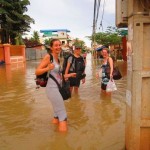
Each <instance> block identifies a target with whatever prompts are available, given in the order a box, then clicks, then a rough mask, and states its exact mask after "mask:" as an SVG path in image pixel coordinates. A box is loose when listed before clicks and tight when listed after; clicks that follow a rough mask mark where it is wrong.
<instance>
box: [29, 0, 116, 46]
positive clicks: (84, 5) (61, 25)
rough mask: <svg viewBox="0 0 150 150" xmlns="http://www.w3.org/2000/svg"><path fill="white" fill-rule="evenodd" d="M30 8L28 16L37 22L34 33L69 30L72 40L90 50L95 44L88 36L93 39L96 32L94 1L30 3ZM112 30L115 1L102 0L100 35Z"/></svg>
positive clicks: (63, 0) (46, 0) (33, 25)
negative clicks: (78, 40) (79, 41)
mask: <svg viewBox="0 0 150 150" xmlns="http://www.w3.org/2000/svg"><path fill="white" fill-rule="evenodd" d="M104 1H105V5H104V15H103V17H102V14H103V13H102V12H103V3H104ZM27 7H28V11H27V15H29V16H30V17H31V18H33V19H34V20H35V24H31V25H30V26H31V30H30V33H33V31H38V32H40V30H45V29H68V30H70V32H69V33H68V34H69V35H70V36H71V37H73V38H79V39H81V40H83V41H84V42H85V44H86V45H87V46H89V47H90V45H91V41H90V40H88V38H87V37H86V36H91V35H92V31H93V27H92V26H93V14H94V0H30V5H29V6H27ZM102 18H103V19H102ZM101 21H102V26H101V28H99V27H100V22H101ZM108 26H115V0H101V6H100V10H99V17H98V21H97V28H96V32H102V31H105V30H106V28H107V27H108Z"/></svg>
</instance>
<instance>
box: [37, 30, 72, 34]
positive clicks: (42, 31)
mask: <svg viewBox="0 0 150 150" xmlns="http://www.w3.org/2000/svg"><path fill="white" fill-rule="evenodd" d="M59 31H62V32H70V30H68V29H47V30H40V32H41V33H44V32H59Z"/></svg>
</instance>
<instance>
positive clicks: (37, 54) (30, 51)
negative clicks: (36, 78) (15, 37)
mask: <svg viewBox="0 0 150 150" xmlns="http://www.w3.org/2000/svg"><path fill="white" fill-rule="evenodd" d="M25 52H26V60H36V59H41V58H43V57H44V56H45V55H46V54H47V50H39V49H34V48H26V51H25Z"/></svg>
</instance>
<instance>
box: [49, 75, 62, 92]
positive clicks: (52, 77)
mask: <svg viewBox="0 0 150 150" xmlns="http://www.w3.org/2000/svg"><path fill="white" fill-rule="evenodd" d="M49 77H50V78H51V79H53V80H54V81H55V82H56V84H57V86H58V88H59V89H60V88H61V86H60V84H59V83H58V81H57V80H56V79H55V77H54V76H53V75H51V74H49Z"/></svg>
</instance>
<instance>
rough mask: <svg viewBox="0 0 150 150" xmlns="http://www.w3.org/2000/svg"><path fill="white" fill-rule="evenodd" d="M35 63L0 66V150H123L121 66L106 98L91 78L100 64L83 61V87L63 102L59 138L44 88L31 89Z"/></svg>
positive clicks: (123, 81)
mask: <svg viewBox="0 0 150 150" xmlns="http://www.w3.org/2000/svg"><path fill="white" fill-rule="evenodd" d="M39 61H40V60H38V61H37V60H36V61H27V62H26V64H14V65H7V66H5V65H1V66H0V150H124V149H125V148H124V147H125V113H126V102H125V92H126V63H125V62H123V61H118V66H119V68H120V70H121V72H122V75H123V78H122V79H121V80H118V81H116V85H117V88H118V90H117V91H115V92H113V93H112V95H111V96H109V95H105V94H101V92H100V80H99V79H96V77H95V73H96V71H97V69H98V68H99V66H100V63H101V61H100V60H96V59H93V58H92V57H91V55H90V54H88V55H87V67H86V74H87V76H86V83H85V84H81V86H80V89H79V94H78V95H75V94H73V95H72V98H71V99H70V100H67V101H65V106H66V109H67V113H68V128H69V129H68V132H67V133H60V132H59V131H58V128H57V125H53V124H51V120H52V118H53V113H52V106H51V103H50V102H49V100H48V99H47V97H46V94H45V88H39V89H36V85H35V81H34V79H35V75H34V71H35V68H36V66H37V65H38V63H39Z"/></svg>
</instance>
